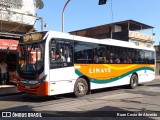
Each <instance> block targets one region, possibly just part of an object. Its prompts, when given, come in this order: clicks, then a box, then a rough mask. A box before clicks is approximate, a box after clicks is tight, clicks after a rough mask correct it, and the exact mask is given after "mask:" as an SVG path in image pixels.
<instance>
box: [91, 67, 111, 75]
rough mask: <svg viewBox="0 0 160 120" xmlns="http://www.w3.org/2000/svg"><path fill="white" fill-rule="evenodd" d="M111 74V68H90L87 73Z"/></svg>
mask: <svg viewBox="0 0 160 120" xmlns="http://www.w3.org/2000/svg"><path fill="white" fill-rule="evenodd" d="M109 72H111V68H90V69H89V73H90V74H94V73H109Z"/></svg>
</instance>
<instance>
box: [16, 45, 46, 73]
mask: <svg viewBox="0 0 160 120" xmlns="http://www.w3.org/2000/svg"><path fill="white" fill-rule="evenodd" d="M44 51H45V48H44V42H34V43H32V44H31V43H28V44H26V43H25V44H20V45H19V62H18V63H19V65H18V66H19V70H23V71H37V70H40V69H41V68H43V66H44Z"/></svg>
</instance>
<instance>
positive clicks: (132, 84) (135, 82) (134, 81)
mask: <svg viewBox="0 0 160 120" xmlns="http://www.w3.org/2000/svg"><path fill="white" fill-rule="evenodd" d="M129 86H130V88H131V89H135V88H136V87H137V86H138V74H137V73H133V74H132V75H131V78H130V85H129Z"/></svg>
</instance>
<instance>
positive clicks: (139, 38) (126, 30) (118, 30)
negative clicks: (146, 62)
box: [69, 20, 154, 47]
mask: <svg viewBox="0 0 160 120" xmlns="http://www.w3.org/2000/svg"><path fill="white" fill-rule="evenodd" d="M153 28H154V27H152V26H149V25H146V24H143V23H140V22H137V21H134V20H126V21H121V22H115V23H111V24H105V25H101V26H96V27H91V28H86V29H82V30H76V31H71V32H69V33H70V34H72V35H79V36H85V37H91V38H97V39H105V38H113V39H118V40H123V41H129V42H133V43H135V44H136V45H138V46H146V47H154V37H153V33H152V35H147V34H144V33H142V31H143V30H148V29H150V30H152V31H153Z"/></svg>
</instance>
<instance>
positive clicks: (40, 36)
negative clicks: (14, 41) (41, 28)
mask: <svg viewBox="0 0 160 120" xmlns="http://www.w3.org/2000/svg"><path fill="white" fill-rule="evenodd" d="M43 36H44V35H43V34H42V33H34V34H28V35H25V36H23V42H31V41H37V40H41V39H43Z"/></svg>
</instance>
